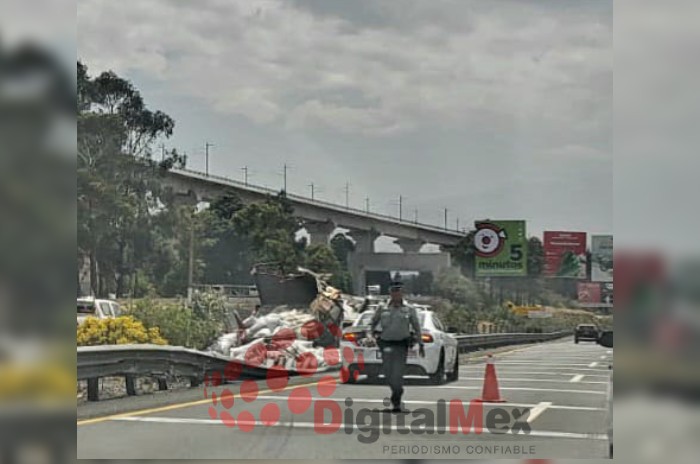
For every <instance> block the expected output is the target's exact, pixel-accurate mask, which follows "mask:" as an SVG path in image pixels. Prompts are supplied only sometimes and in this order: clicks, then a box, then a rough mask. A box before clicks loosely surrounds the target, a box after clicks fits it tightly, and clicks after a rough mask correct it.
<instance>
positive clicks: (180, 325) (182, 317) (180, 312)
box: [127, 296, 226, 350]
mask: <svg viewBox="0 0 700 464" xmlns="http://www.w3.org/2000/svg"><path fill="white" fill-rule="evenodd" d="M127 311H128V313H129V314H130V315H132V316H134V317H135V318H136V319H138V320H139V321H141V322H143V324H144V325H145V326H146V327H148V328H155V327H157V328H158V329H159V330H160V333H161V334H163V336H164V337H165V338H167V339H168V341H169V342H170V344H171V345H175V346H186V347H189V348H196V349H200V350H201V349H205V348H206V347H207V346H209V345H210V344H211V343H212V342H213V341H214V340H215V339H216V337H217V336H218V335H220V334H221V333H222V332H224V331H225V330H226V326H225V308H224V306H223V303H221V300H220V299H219V298H217V297H212V296H198V297H196V298H194V300H193V305H192V308H188V307H187V306H186V305H185V304H184V303H171V302H162V301H154V300H151V299H144V300H140V301H138V302H136V303H134V304H133V305H132V306H131V307H129V308H128V309H127Z"/></svg>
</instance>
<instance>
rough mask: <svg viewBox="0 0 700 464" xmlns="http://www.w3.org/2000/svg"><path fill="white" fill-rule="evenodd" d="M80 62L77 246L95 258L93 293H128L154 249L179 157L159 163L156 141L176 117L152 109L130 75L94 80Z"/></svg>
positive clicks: (169, 131) (92, 263)
mask: <svg viewBox="0 0 700 464" xmlns="http://www.w3.org/2000/svg"><path fill="white" fill-rule="evenodd" d="M77 66H78V68H77V76H78V82H77V90H78V98H77V112H78V248H79V252H80V253H81V254H82V255H83V256H87V257H88V260H89V263H90V275H91V283H92V286H93V288H92V291H93V293H94V294H96V295H105V294H106V293H108V292H112V291H113V292H115V293H117V294H118V295H121V294H123V293H125V292H126V290H127V282H128V281H129V280H132V281H133V279H134V277H135V276H136V275H137V272H136V271H137V269H138V268H139V267H140V266H142V265H143V264H144V262H145V261H146V260H147V259H148V258H147V257H148V251H149V250H151V249H152V247H153V243H152V241H151V238H152V237H150V236H149V232H148V231H149V229H150V226H151V220H152V214H151V212H152V211H153V210H154V209H157V208H158V207H161V206H162V203H161V202H160V201H159V193H160V192H159V191H160V183H159V179H158V177H159V175H160V174H161V172H162V169H164V168H165V169H167V168H168V167H169V166H170V165H172V164H173V163H175V162H176V161H177V160H178V156H179V155H177V153H175V152H173V153H171V155H173V156H171V157H168V160H165V161H164V163H163V164H162V165H159V164H157V163H155V162H153V161H152V160H150V158H149V155H150V146H151V144H152V143H153V141H154V140H156V139H157V138H158V137H169V136H170V135H171V134H172V131H173V127H174V121H173V120H172V118H170V117H169V116H167V115H166V114H164V113H162V112H160V111H156V112H152V111H150V110H149V109H147V108H146V106H145V104H144V102H143V99H142V98H141V95H140V94H139V92H138V91H137V90H136V89H135V88H134V87H133V85H132V84H131V83H130V82H129V81H128V80H125V79H123V78H120V77H119V76H117V75H116V74H114V73H112V72H107V73H102V74H100V75H99V76H98V77H96V78H93V79H91V78H90V76H89V75H88V71H87V67H86V66H85V65H83V64H82V63H80V62H78V64H77ZM132 288H133V286H132Z"/></svg>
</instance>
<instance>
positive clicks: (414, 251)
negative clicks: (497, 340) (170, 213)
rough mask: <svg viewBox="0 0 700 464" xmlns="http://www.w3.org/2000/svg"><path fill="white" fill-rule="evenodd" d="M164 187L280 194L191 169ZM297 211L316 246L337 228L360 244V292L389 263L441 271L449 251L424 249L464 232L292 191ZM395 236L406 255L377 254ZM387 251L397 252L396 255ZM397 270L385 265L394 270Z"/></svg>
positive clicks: (210, 195)
mask: <svg viewBox="0 0 700 464" xmlns="http://www.w3.org/2000/svg"><path fill="white" fill-rule="evenodd" d="M163 183H164V187H165V188H170V189H172V192H173V193H174V194H176V195H178V196H179V197H184V198H187V199H188V200H189V201H192V202H195V203H196V202H209V201H212V200H214V199H216V198H217V197H219V196H221V195H224V194H226V193H233V194H236V195H237V196H238V197H239V198H240V199H241V201H242V202H243V203H244V204H249V203H254V202H258V201H262V200H264V199H265V198H267V197H268V196H270V195H273V196H274V195H277V194H278V193H279V192H278V191H276V190H274V189H269V188H266V187H260V186H256V185H252V184H246V183H244V182H240V181H236V180H232V179H228V178H225V177H219V176H214V175H207V174H205V173H201V172H197V171H191V170H187V169H172V170H170V171H168V173H167V174H166V176H165V179H164V181H163ZM287 198H288V199H289V201H290V203H291V205H292V207H293V208H294V213H295V215H296V216H297V217H298V218H299V219H300V220H301V221H302V223H303V227H304V229H305V230H306V232H307V233H308V234H309V237H310V242H311V243H312V244H316V243H323V244H328V243H329V241H330V239H331V237H332V236H333V234H334V232H335V231H336V229H338V228H341V229H346V230H348V235H349V236H350V237H351V238H352V239H353V241H354V242H355V248H356V250H355V254H354V256H353V257H351V262H352V266H351V271H352V273H353V282H355V286H356V289H355V290H356V293H358V294H364V291H365V289H364V281H365V279H364V273H365V272H366V271H367V270H382V269H383V268H384V266H385V265H388V264H390V263H393V264H400V265H401V266H402V267H401V268H400V269H401V270H416V271H426V270H428V271H431V272H433V273H437V272H439V270H440V269H441V268H442V267H446V266H449V265H450V256H449V253H447V252H445V251H443V252H440V253H419V251H420V249H421V248H422V246H423V245H425V244H435V245H439V246H440V247H441V248H442V247H450V246H452V245H455V244H456V243H457V242H458V241H459V240H460V239H461V238H462V237H463V236H464V233H463V232H461V231H457V230H449V229H445V228H441V227H438V226H434V225H430V224H421V223H417V222H412V221H407V220H400V219H399V218H396V217H392V216H387V215H382V214H376V213H370V212H367V211H363V210H360V209H356V208H349V207H345V206H340V205H337V204H334V203H330V202H326V201H321V200H316V199H313V200H312V199H311V198H307V197H304V196H301V195H295V194H290V193H287ZM382 235H384V236H388V237H392V238H394V239H395V240H394V243H396V244H397V245H398V246H399V247H400V248H401V250H402V251H403V252H404V253H405V256H401V257H399V256H396V255H401V253H375V248H374V242H375V240H376V239H377V238H379V237H380V236H382ZM387 255H394V257H393V258H391V257H390V256H387ZM390 269H392V268H389V269H386V270H390Z"/></svg>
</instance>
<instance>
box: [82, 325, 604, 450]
mask: <svg viewBox="0 0 700 464" xmlns="http://www.w3.org/2000/svg"><path fill="white" fill-rule="evenodd" d="M612 358H613V354H612V350H610V349H606V348H603V347H600V346H598V345H596V344H594V343H584V342H582V343H580V344H578V345H576V344H574V342H573V340H572V339H570V338H567V339H563V340H559V341H555V342H549V343H543V344H538V345H532V346H527V347H515V348H512V349H510V350H509V351H504V352H501V353H498V354H496V356H495V359H496V371H497V374H498V382H499V385H500V393H501V396H502V397H503V398H504V399H505V400H506V401H507V402H505V403H488V404H484V405H483V410H482V411H480V410H478V406H477V405H476V404H475V405H473V406H472V408H470V409H469V410H467V409H466V408H467V407H468V404H469V401H470V400H472V399H474V398H477V397H479V396H480V394H481V388H482V383H483V376H484V361H483V358H482V357H478V358H472V359H469V360H466V359H463V363H462V364H461V367H460V378H459V380H458V381H456V382H451V383H447V384H445V385H440V386H434V385H429V384H428V383H427V381H425V380H423V379H409V380H408V385H407V387H406V393H405V394H404V401H405V406H406V408H407V410H408V412H407V413H405V414H390V413H385V412H383V411H382V409H383V408H384V407H385V406H384V404H383V399H384V398H385V397H387V396H388V387H385V386H383V385H377V384H370V383H368V382H367V381H366V380H364V379H362V378H361V379H360V381H359V382H358V383H357V384H355V385H345V384H339V383H338V384H336V383H334V382H331V381H329V380H328V379H327V378H325V379H324V378H322V377H323V376H317V377H312V378H309V379H300V378H295V379H294V382H290V383H289V385H286V386H285V385H276V384H273V385H269V384H268V383H267V382H265V381H264V380H263V381H259V382H257V383H252V382H245V383H240V382H239V383H230V384H226V385H222V386H217V387H214V386H210V387H208V388H206V392H205V389H204V388H200V389H199V393H200V395H199V396H198V399H194V398H191V399H189V400H188V401H182V402H176V401H175V398H180V399H181V400H182V399H183V397H182V395H180V396H179V397H178V395H174V396H173V403H171V404H167V405H162V403H161V404H160V405H158V406H154V407H150V408H149V405H148V403H147V401H148V399H147V398H144V397H142V398H140V401H141V402H142V403H141V404H142V405H143V409H140V410H135V411H131V412H127V413H122V414H117V415H96V414H92V415H93V416H95V417H91V418H90V419H83V420H79V421H78V433H77V442H78V443H77V444H78V458H81V459H178V458H179V459H233V458H251V459H254V458H277V459H323V460H326V459H357V458H365V459H435V458H439V459H465V458H514V459H519V458H605V457H607V449H608V445H607V436H606V430H607V425H606V415H607V389H608V383H609V378H610V372H611V371H610V370H609V368H608V365H609V364H610V363H612ZM331 374H332V375H333V376H334V377H337V376H338V372H332V373H331ZM326 375H327V374H326ZM271 387H272V388H271ZM256 388H257V392H256V391H255V389H256ZM225 390H228V391H231V392H232V393H233V396H228V392H225ZM205 393H206V395H207V397H206V398H205V396H204V395H205ZM212 394H215V395H216V401H215V402H214V401H213V400H212ZM154 396H157V395H154ZM350 399H351V400H350ZM456 400H459V401H461V402H462V403H463V405H464V408H462V409H461V410H462V411H465V414H464V417H467V418H469V417H468V413H469V412H472V411H473V412H475V414H476V413H477V412H478V413H479V416H480V417H483V423H482V424H481V425H482V427H481V428H480V430H479V427H471V426H472V425H475V424H476V422H473V423H466V424H465V426H464V427H463V428H462V429H460V430H454V431H455V432H457V433H454V434H453V433H451V430H450V426H451V422H450V421H451V420H453V417H457V416H458V414H456V412H457V411H458V409H457V408H456V407H455V409H454V410H453V409H452V408H451V407H450V404H451V403H450V402H451V401H452V402H454V401H456ZM121 401H123V402H129V401H133V400H132V399H123V400H112V401H109V402H104V403H111V405H110V407H109V410H110V411H115V408H116V410H118V408H119V402H121ZM161 401H162V398H161ZM441 403H442V404H444V406H443V407H442V408H443V411H444V410H446V411H447V413H448V414H449V419H446V420H442V421H441V420H440V419H439V417H441V414H443V417H444V414H445V413H444V412H440V408H441V406H440V404H441ZM333 404H334V405H335V406H332V405H333ZM452 404H454V403H452ZM321 406H323V407H324V408H325V414H324V415H323V416H321V415H316V417H315V414H314V410H315V409H319V410H322V409H321ZM331 409H335V410H336V412H337V414H338V415H337V416H336V418H337V419H339V420H340V422H338V423H337V424H335V425H334V424H333V423H332V419H331V417H332V416H331ZM372 409H374V410H375V411H372ZM496 409H498V411H495V412H493V413H491V412H492V411H494V410H496ZM419 411H422V412H420V414H419ZM453 411H454V412H455V414H453ZM78 413H79V417H80V415H81V411H80V409H79V411H78ZM490 413H491V414H490ZM83 416H84V415H83ZM430 416H434V418H435V420H432V419H431V418H430ZM489 417H490V419H489ZM418 418H420V419H421V421H420V423H418V422H417V421H418ZM470 419H472V420H473V419H474V417H471V418H470ZM492 420H493V421H499V422H497V423H496V424H495V425H494V426H493V427H491V426H490V424H491V421H492ZM467 422H468V421H467ZM323 424H325V425H323ZM455 424H457V425H459V422H457V423H455ZM501 424H505V425H501ZM476 425H478V424H476ZM496 425H497V426H498V427H505V430H506V433H500V431H499V430H498V428H497V427H496ZM513 425H515V426H514V427H512V426H513ZM470 427H471V428H470ZM426 429H427V430H426ZM463 431H466V432H468V433H467V434H464V433H462V432H463ZM429 432H434V433H429ZM477 432H480V433H477Z"/></svg>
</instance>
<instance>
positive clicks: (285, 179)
mask: <svg viewBox="0 0 700 464" xmlns="http://www.w3.org/2000/svg"><path fill="white" fill-rule="evenodd" d="M284 191H285V192H286V191H287V163H284Z"/></svg>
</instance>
